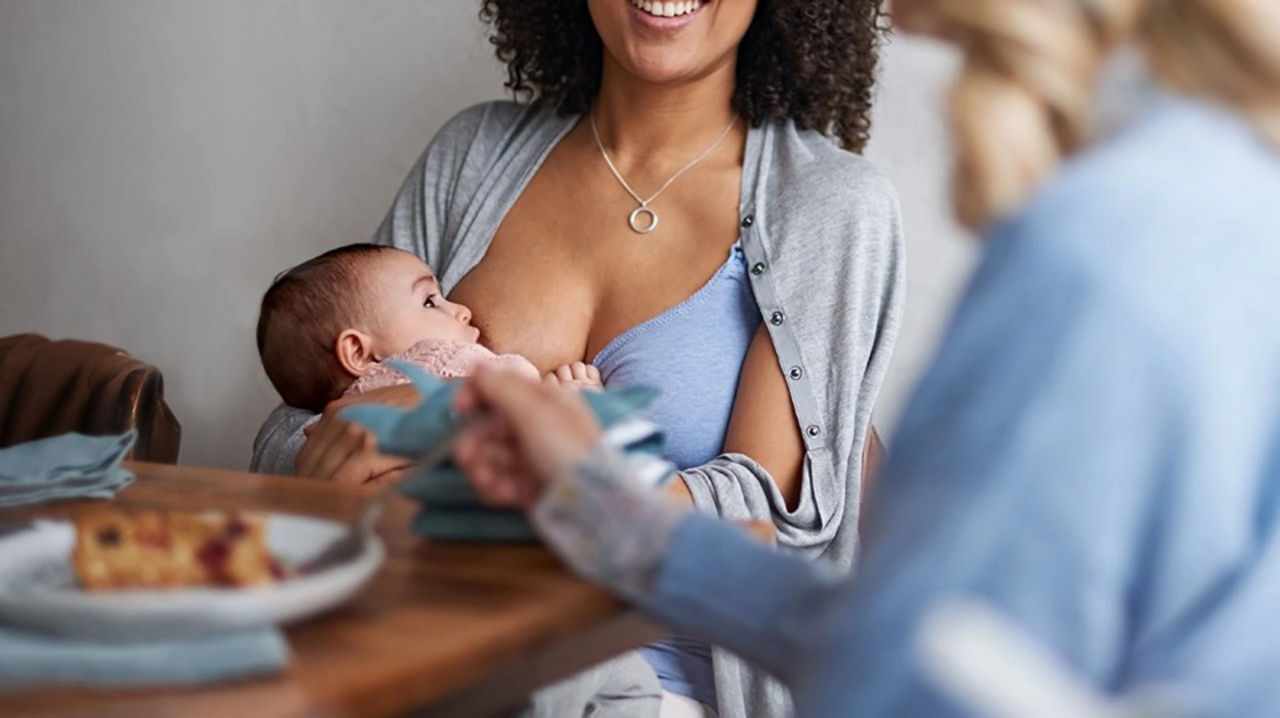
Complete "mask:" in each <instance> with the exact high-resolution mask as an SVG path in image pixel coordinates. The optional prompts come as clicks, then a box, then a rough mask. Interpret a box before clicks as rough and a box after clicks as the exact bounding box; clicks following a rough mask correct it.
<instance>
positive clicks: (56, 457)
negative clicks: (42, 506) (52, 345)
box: [0, 432, 289, 690]
mask: <svg viewBox="0 0 1280 718" xmlns="http://www.w3.org/2000/svg"><path fill="white" fill-rule="evenodd" d="M135 438H136V435H135V434H134V432H129V433H127V434H121V435H119V436H85V435H83V434H64V435H62V436H55V437H53V438H51V439H41V440H39V441H32V442H28V443H25V444H18V445H16V446H12V447H9V448H7V449H3V450H0V507H10V506H18V505H23V504H34V503H40V502H43V501H51V500H55V499H82V498H111V497H112V496H113V495H115V492H116V491H118V490H119V489H120V488H122V487H124V486H125V485H127V484H128V483H129V482H130V481H132V480H133V474H132V473H130V472H129V470H128V469H125V468H123V467H122V466H120V462H121V460H122V459H123V458H124V457H125V455H126V454H128V452H129V449H130V448H131V447H132V446H133V441H134V439H135ZM6 529H7V530H6ZM23 533H24V532H23V525H22V524H12V523H10V524H7V525H6V524H5V522H4V521H3V519H2V518H0V552H5V551H10V550H20V549H17V548H14V546H17V545H19V544H20V540H21V539H23V538H24V536H23ZM10 542H13V543H10ZM22 585H23V581H22V578H21V577H18V576H14V575H7V574H6V573H5V572H3V571H0V690H13V689H21V688H28V687H31V686H32V685H39V684H57V683H75V684H87V685H94V686H102V687H139V686H160V685H194V684H200V683H209V682H213V681H219V680H224V679H229V678H239V677H243V676H249V675H256V674H263V673H275V672H277V671H279V670H280V669H281V668H283V667H284V666H285V664H287V663H288V660H289V646H288V644H287V643H286V641H285V639H284V636H283V635H282V634H281V633H280V631H279V630H277V629H275V628H262V629H257V630H251V631H244V632H237V633H230V634H226V633H224V634H221V635H216V636H209V637H206V638H187V639H182V640H170V641H147V642H140V643H118V642H104V641H99V640H95V639H93V638H91V637H89V638H86V637H70V636H58V635H50V634H46V633H40V632H35V631H30V630H27V629H26V628H24V627H22V626H17V625H10V624H9V622H8V621H7V616H6V615H5V612H4V610H3V607H4V604H5V601H6V600H22V599H21V598H17V597H19V596H20V592H21V590H22Z"/></svg>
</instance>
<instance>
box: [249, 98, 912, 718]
mask: <svg viewBox="0 0 1280 718" xmlns="http://www.w3.org/2000/svg"><path fill="white" fill-rule="evenodd" d="M577 120H578V118H577V117H562V116H558V115H556V114H555V113H553V112H550V111H546V110H539V109H536V108H530V107H527V106H523V105H518V104H514V103H510V102H492V103H485V104H482V105H477V106H475V107H472V108H469V109H467V110H465V111H464V112H462V113H461V114H459V115H457V116H456V117H454V118H453V119H452V120H450V121H449V122H448V123H447V124H446V125H445V126H444V127H443V128H442V129H441V130H440V132H439V133H438V134H437V135H436V137H435V139H433V140H432V141H431V144H430V145H429V146H428V147H427V149H426V151H425V152H424V153H423V155H422V157H421V158H420V159H419V160H418V163H417V164H416V165H415V166H414V168H413V169H412V171H410V173H409V177H408V178H407V179H406V180H405V183H404V186H403V187H402V188H401V189H400V193H399V195H398V196H397V197H396V200H395V204H394V205H393V206H392V208H391V211H390V213H389V214H388V215H387V218H386V219H385V220H384V221H383V223H382V226H381V227H380V228H379V229H378V233H377V236H376V239H375V241H377V242H379V243H382V244H388V245H393V246H396V247H399V248H401V249H406V250H409V251H411V252H414V253H415V254H417V255H419V256H421V257H422V258H424V259H425V260H426V261H427V263H428V264H430V265H431V266H432V267H433V268H434V269H435V271H436V273H437V275H438V276H439V278H440V283H441V285H442V286H443V287H444V288H445V290H446V291H448V290H449V289H451V288H452V287H453V286H454V285H456V284H457V282H458V281H459V280H460V279H462V277H464V276H465V275H466V274H467V273H468V272H469V271H471V269H472V268H473V267H474V266H475V265H476V264H477V263H478V262H479V261H480V259H481V258H482V257H483V256H484V254H485V251H486V250H487V249H488V246H489V243H490V241H492V239H493V236H494V234H495V232H496V231H497V229H498V225H499V224H500V223H501V222H502V220H503V218H504V217H505V216H506V214H507V212H508V211H509V210H510V209H511V206H512V205H513V204H514V203H515V201H516V199H517V198H518V197H519V196H520V194H521V193H522V192H523V191H524V188H525V186H526V185H527V184H528V182H529V180H530V179H532V177H533V176H534V174H535V173H536V172H537V170H538V168H539V167H540V166H541V164H542V161H543V160H544V159H545V158H546V156H547V154H548V153H549V152H550V151H551V149H552V148H553V147H554V146H555V145H556V144H557V143H558V142H559V141H560V139H561V138H562V137H564V135H565V134H566V133H568V131H569V130H570V129H571V128H572V127H573V126H574V125H575V123H576V122H577ZM741 203H742V206H741V207H740V214H739V216H740V217H741V231H742V235H741V239H742V246H743V251H744V253H745V256H746V260H747V264H748V267H749V268H750V279H751V287H752V290H753V292H754V294H755V299H756V303H757V304H758V305H759V307H760V314H761V316H762V317H763V319H764V322H765V326H766V327H767V328H768V331H769V335H770V337H771V339H772V340H773V345H774V349H775V350H776V352H777V354H778V359H779V361H780V363H781V368H782V370H783V372H784V373H785V375H786V377H787V383H788V388H789V390H790V395H791V404H792V408H793V409H794V411H795V415H796V421H797V422H798V424H799V426H800V427H801V431H802V434H803V437H804V442H805V462H804V472H803V477H802V485H801V497H800V503H799V506H797V507H796V508H795V509H794V510H791V509H788V508H787V506H786V502H785V500H784V499H783V497H782V495H781V493H780V492H779V491H778V488H777V486H776V485H775V484H774V482H773V479H772V478H771V477H770V476H769V475H768V473H767V472H765V470H764V469H763V468H761V467H760V465H759V464H757V463H756V462H754V461H752V460H751V459H750V458H749V457H747V456H743V455H741V454H726V455H723V456H720V457H718V458H716V459H714V460H712V461H711V462H709V463H707V464H705V465H703V466H700V467H697V468H693V469H688V470H685V471H683V472H682V474H681V475H682V476H683V477H684V481H685V483H687V484H688V486H689V490H690V491H691V492H692V493H693V499H694V503H695V505H696V506H697V507H698V508H699V509H701V510H703V511H707V512H710V513H715V514H719V515H720V516H722V517H724V518H727V519H733V520H745V519H759V520H766V521H771V522H772V523H773V525H774V526H775V527H777V535H778V543H779V546H780V548H781V549H782V550H783V551H787V552H793V553H798V554H800V555H803V556H805V557H808V558H811V559H815V560H816V559H822V560H825V561H829V562H831V563H833V564H835V565H836V566H838V567H840V568H848V567H850V566H851V565H852V563H853V561H854V558H855V555H856V552H857V546H858V533H857V528H858V507H859V494H860V491H861V484H862V481H861V479H862V445H863V440H864V438H865V436H866V432H867V428H868V425H869V424H870V420H871V408H872V404H873V403H874V401H875V397H876V392H877V391H878V390H879V388H880V383H881V380H882V379H883V378H884V374H885V369H886V367H887V366H888V363H889V356H890V354H891V351H892V347H893V342H894V339H895V337H896V335H897V331H898V325H899V321H900V318H901V314H902V304H903V271H904V257H903V244H902V230H901V221H900V217H899V213H898V204H897V197H896V194H895V192H894V190H893V187H892V186H891V185H890V183H889V182H888V180H886V179H885V177H884V176H883V175H881V174H880V173H879V172H878V171H876V170H875V169H874V168H873V167H872V166H871V164H870V163H868V162H867V161H865V160H863V159H862V158H861V157H859V156H857V155H854V154H852V153H849V152H845V151H843V150H841V149H839V148H838V147H836V146H835V145H834V144H832V143H831V142H830V141H829V140H827V139H826V138H824V137H822V136H821V135H819V134H818V133H815V132H809V131H801V130H797V129H796V127H795V126H794V125H792V124H791V123H784V122H773V123H766V124H765V125H763V126H761V127H759V128H752V129H751V130H750V131H749V132H748V133H747V141H746V152H745V159H744V166H743V171H742V191H741ZM310 419H311V416H310V415H309V414H307V413H306V412H302V411H300V410H297V409H292V408H289V407H281V408H279V409H277V410H276V411H275V412H273V413H272V414H271V416H270V417H268V419H267V422H266V424H265V425H264V426H263V428H262V431H261V432H260V433H259V435H258V439H257V440H256V441H255V442H254V459H253V468H254V469H255V470H261V471H269V472H276V473H292V470H293V460H294V457H295V456H296V454H297V451H298V448H299V447H300V446H301V444H302V442H303V436H302V427H303V425H305V424H306V423H307V422H308V421H309V420H310ZM714 661H715V675H716V690H717V695H718V700H719V712H720V715H721V716H724V717H725V718H747V717H748V716H750V717H752V718H754V717H756V716H774V715H786V714H787V713H789V707H790V702H789V700H788V697H787V696H786V694H785V691H784V689H783V688H782V687H781V686H780V685H779V684H777V683H776V682H775V681H773V680H772V679H770V678H768V677H767V676H765V675H763V674H761V673H760V672H758V671H756V670H754V669H752V668H750V667H748V666H747V665H745V664H744V663H742V662H741V661H739V660H738V659H737V658H735V657H733V656H730V655H728V654H726V653H724V652H723V651H720V650H718V649H717V650H716V652H715V657H714Z"/></svg>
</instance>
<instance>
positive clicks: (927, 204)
mask: <svg viewBox="0 0 1280 718" xmlns="http://www.w3.org/2000/svg"><path fill="white" fill-rule="evenodd" d="M475 14H476V3H475V2H474V1H473V0H378V2H376V3H370V2H360V1H356V0H219V1H218V2H206V1H204V0H93V1H92V2H89V1H86V0H0V335H4V334H10V333H15V332H19V331H32V330H34V331H39V332H42V333H45V334H47V335H50V336H55V337H62V336H75V337H79V338H87V339H94V340H98V341H104V342H108V343H112V344H116V345H119V346H122V347H125V348H127V349H128V350H130V351H131V352H133V353H134V354H136V355H138V356H140V357H142V358H144V359H146V360H148V361H150V362H152V363H154V364H157V365H158V366H160V367H161V368H162V369H163V370H164V372H165V375H166V378H167V382H168V394H169V397H170V401H171V403H172V404H173V405H174V408H175V410H176V411H177V413H178V416H179V417H180V419H181V420H182V422H183V425H184V427H185V437H184V442H183V452H182V460H183V461H184V462H185V463H197V464H209V465H216V466H228V467H243V466H244V465H245V464H246V462H247V459H248V451H249V445H250V442H251V440H252V438H253V434H254V431H255V430H256V428H257V426H258V423H259V422H260V420H261V419H262V417H263V416H264V415H265V414H266V412H267V411H268V409H269V408H270V407H271V406H272V405H273V404H274V403H275V398H274V396H273V393H272V390H271V387H270V385H269V384H268V383H267V382H266V379H265V378H264V377H263V375H262V373H261V371H260V369H259V368H258V364H257V359H256V355H255V352H254V347H253V334H252V332H253V322H254V319H255V312H256V303H257V300H258V298H259V297H260V295H261V292H262V291H263V289H264V288H265V287H266V285H267V283H268V282H269V281H270V279H271V277H272V276H273V275H274V274H275V273H276V272H277V271H279V270H281V269H284V268H286V267H287V266H289V265H290V264H291V263H294V262H296V261H299V260H301V259H303V258H305V257H307V256H309V255H311V254H314V253H316V252H318V251H320V250H323V249H325V248H327V247H330V246H333V245H336V244H340V243H344V242H349V241H356V240H361V239H364V238H367V237H368V236H369V235H370V234H371V233H372V231H373V229H374V228H375V226H376V225H377V223H378V221H379V220H380V219H381V217H382V214H383V212H384V211H385V210H386V208H387V205H388V204H389V203H390V201H391V199H392V196H393V194H394V193H395V190H396V188H397V186H398V185H399V183H400V181H401V179H403V177H404V175H405V173H406V172H407V171H408V168H409V166H410V164H411V163H412V162H413V160H414V159H415V158H416V156H417V154H418V153H419V152H420V151H421V149H422V147H423V146H424V144H425V143H426V141H427V140H428V139H429V138H430V136H431V134H432V133H433V132H434V130H435V129H436V128H437V127H438V126H439V125H440V124H441V123H442V122H444V121H445V120H446V119H447V118H448V117H449V116H450V115H451V114H452V113H454V112H456V111H457V110H459V109H461V108H462V107H464V106H466V105H468V104H470V103H472V102H476V101H480V100H483V99H488V98H493V97H498V96H500V95H501V86H500V77H501V76H500V73H499V68H498V67H497V66H496V64H495V63H494V62H493V61H492V60H491V59H490V55H489V49H488V46H487V44H486V42H485V41H484V39H483V36H482V34H481V28H480V25H479V23H478V21H477V20H476V19H475ZM951 60H952V58H951V57H950V56H949V55H947V54H945V53H943V52H942V51H940V50H939V49H938V48H936V47H930V46H925V45H919V44H914V43H909V42H898V43H895V45H894V46H893V47H891V48H890V50H889V53H888V61H887V64H886V67H885V71H884V88H883V90H882V93H881V95H882V96H881V100H880V106H879V111H878V123H877V128H876V135H875V141H874V144H873V147H872V149H871V151H870V152H869V154H870V155H871V156H872V158H873V159H874V160H875V161H877V162H878V163H879V164H880V165H881V166H882V167H884V168H885V169H886V170H887V171H888V172H889V174H890V175H891V176H892V177H893V178H894V180H895V181H896V182H897V184H898V188H899V191H900V193H901V195H902V200H903V211H904V214H905V216H906V225H907V230H908V243H909V261H910V265H909V273H910V280H909V291H908V294H909V304H910V306H909V309H908V316H907V324H906V327H905V328H904V330H903V334H902V339H901V341H900V343H899V350H898V353H897V356H896V360H895V366H894V369H893V372H892V376H891V377H890V380H889V383H888V386H887V387H886V389H885V392H884V394H883V396H882V401H881V406H880V408H879V410H878V412H879V415H880V420H879V421H880V423H881V424H891V423H892V422H893V421H894V420H895V419H896V417H897V414H898V411H899V407H900V406H901V403H902V401H903V400H904V398H905V393H906V389H907V387H908V386H909V384H910V381H911V379H912V378H913V377H914V375H915V373H916V372H917V371H918V370H919V368H920V367H921V365H922V363H923V362H924V361H926V360H927V359H928V357H929V354H930V352H931V349H932V346H933V343H934V341H935V337H936V335H937V332H938V329H939V325H940V323H941V321H942V319H943V317H944V316H945V313H946V311H947V307H948V305H949V302H950V300H951V298H952V296H953V294H954V292H955V290H956V288H957V286H958V283H959V282H961V281H962V278H963V276H964V275H965V274H966V272H967V270H968V267H969V264H970V261H971V257H972V252H973V250H972V247H970V246H969V245H967V244H966V243H965V242H964V240H963V237H962V236H961V234H960V233H959V232H958V231H957V230H956V229H955V228H954V227H953V226H952V225H951V223H950V222H949V221H948V220H947V219H946V206H945V204H946V192H945V174H946V167H945V166H946V162H945V155H946V150H945V134H944V133H943V131H942V126H941V122H940V119H939V117H938V111H937V94H938V91H939V88H940V87H941V85H942V83H944V82H945V80H946V78H947V76H948V74H949V73H950V72H951V70H952V62H951Z"/></svg>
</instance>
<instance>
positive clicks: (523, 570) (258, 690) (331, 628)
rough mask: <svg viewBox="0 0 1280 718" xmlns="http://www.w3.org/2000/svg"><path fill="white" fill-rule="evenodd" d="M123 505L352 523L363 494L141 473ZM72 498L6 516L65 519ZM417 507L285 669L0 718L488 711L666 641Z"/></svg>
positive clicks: (400, 518)
mask: <svg viewBox="0 0 1280 718" xmlns="http://www.w3.org/2000/svg"><path fill="white" fill-rule="evenodd" d="M130 468H132V469H133V470H134V471H135V473H137V475H138V480H137V481H136V482H135V483H134V484H132V485H131V486H129V487H128V488H126V489H125V490H124V491H122V492H121V493H120V495H119V496H118V497H117V498H116V499H115V503H116V504H118V505H120V506H124V507H175V508H197V509H199V508H221V509H231V508H239V509H249V510H270V511H279V512H287V513H298V514H308V515H314V516H322V517H328V518H335V519H340V520H347V519H349V518H350V517H352V516H354V515H355V513H356V512H357V511H358V509H359V507H360V506H361V504H362V502H363V499H364V497H365V496H366V495H367V493H366V492H364V491H361V490H360V489H357V488H350V487H343V486H337V485H333V484H326V483H321V482H317V481H314V480H307V479H297V478H292V477H281V476H263V475H256V474H244V473H236V472H228V471H215V470H212V469H197V468H190V467H176V466H162V465H157V464H141V463H138V464H132V465H131V466H130ZM94 504H97V505H100V504H101V502H87V501H77V502H64V503H59V504H49V505H44V506H40V507H35V508H28V509H23V510H21V511H17V512H15V511H10V512H7V513H4V514H0V518H5V519H8V518H20V517H31V516H43V517H56V516H67V515H70V514H72V513H74V512H76V511H82V510H84V509H85V508H86V507H87V506H90V505H94ZM414 508H415V507H414V505H413V504H412V503H411V502H409V501H408V500H406V499H403V498H402V497H397V498H396V499H394V500H393V501H392V502H391V503H390V504H389V505H388V507H387V511H386V512H385V513H384V515H383V517H382V520H381V522H380V524H379V533H380V534H381V535H382V537H383V540H384V541H385V543H386V545H387V561H386V564H385V565H384V566H383V567H382V568H381V569H380V570H379V572H378V574H377V575H376V576H375V577H374V579H373V581H372V582H371V583H370V584H369V586H367V587H366V588H365V589H364V591H363V592H362V593H361V594H360V595H359V596H358V597H357V598H356V599H355V600H353V601H352V602H351V603H349V604H348V605H346V606H344V607H343V608H340V609H338V610H335V611H334V612H332V613H330V614H328V615H325V616H322V617H319V618H316V619H313V620H311V621H308V622H305V623H303V624H300V625H298V626H294V627H292V628H290V629H288V631H287V633H288V636H289V644H290V646H291V647H292V649H293V660H292V662H291V664H290V665H289V667H288V668H287V669H286V670H285V671H284V673H282V674H281V675H278V676H275V677H270V678H260V679H250V680H244V681H240V682H237V683H232V684H222V685H219V686H216V687H210V688H205V689H196V690H175V689H160V690H145V691H140V690H131V691H99V690H86V689H69V688H33V689H32V690H30V691H26V692H22V693H17V694H8V695H6V694H0V714H3V715H22V716H43V715H94V716H102V715H128V716H140V715H181V716H196V715H216V716H219V718H257V717H258V716H275V715H300V714H305V715H322V716H331V715H332V716H341V715H361V716H366V715H369V716H374V715H389V714H401V713H405V712H408V711H413V710H417V709H426V710H425V713H426V714H427V715H440V716H468V717H472V716H486V715H492V714H495V713H498V712H501V711H505V710H508V709H510V708H512V707H515V706H518V705H519V704H520V701H521V700H522V699H523V697H524V696H526V695H527V694H528V693H529V692H531V691H532V690H533V689H535V688H537V687H540V686H543V685H546V684H547V683H551V682H554V681H556V680H559V679H561V678H564V677H566V676H568V675H571V674H572V673H574V672H576V671H578V670H580V669H582V668H585V667H586V666H588V665H591V664H592V663H595V662H598V661H600V660H602V659H605V658H608V657H610V656H612V655H616V654H618V653H621V652H623V651H625V650H628V649H631V648H634V647H636V646H639V645H641V644H643V643H645V642H647V641H650V640H652V639H654V638H655V637H657V636H658V635H660V632H659V631H658V630H657V629H656V628H655V627H654V626H652V625H651V624H649V623H647V622H646V621H645V620H644V619H643V618H641V617H640V616H639V615H638V614H637V613H636V612H635V611H633V610H630V609H627V608H625V607H623V606H622V605H620V604H619V603H618V602H617V601H615V600H614V599H613V598H611V597H610V596H608V595H607V594H605V593H604V592H603V591H601V590H599V589H597V588H595V587H593V586H591V585H589V584H587V583H585V582H583V581H581V580H578V579H577V578H574V577H572V576H570V575H569V574H568V573H566V572H565V570H564V569H563V568H561V566H560V564H559V563H558V562H557V561H556V559H555V558H554V557H553V556H552V555H551V554H550V553H548V552H547V551H546V550H545V549H544V548H542V547H539V546H529V545H510V544H489V545H478V544H457V543H443V542H430V541H425V540H422V539H418V538H416V537H415V536H413V535H412V534H411V533H410V532H409V530H408V523H409V518H410V516H411V515H412V513H413V510H414Z"/></svg>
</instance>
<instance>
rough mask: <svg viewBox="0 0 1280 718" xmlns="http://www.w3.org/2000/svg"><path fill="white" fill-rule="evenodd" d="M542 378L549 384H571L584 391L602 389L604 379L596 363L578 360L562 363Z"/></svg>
mask: <svg viewBox="0 0 1280 718" xmlns="http://www.w3.org/2000/svg"><path fill="white" fill-rule="evenodd" d="M542 380H543V381H544V382H546V383H548V384H556V385H559V386H571V387H574V388H576V389H579V390H582V391H601V390H603V389H604V380H603V379H601V378H600V370H599V369H597V368H595V366H594V365H591V364H587V363H584V362H580V361H576V362H574V363H572V364H562V365H560V366H559V367H558V368H557V369H556V370H555V371H549V372H547V375H546V376H544V377H542Z"/></svg>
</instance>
